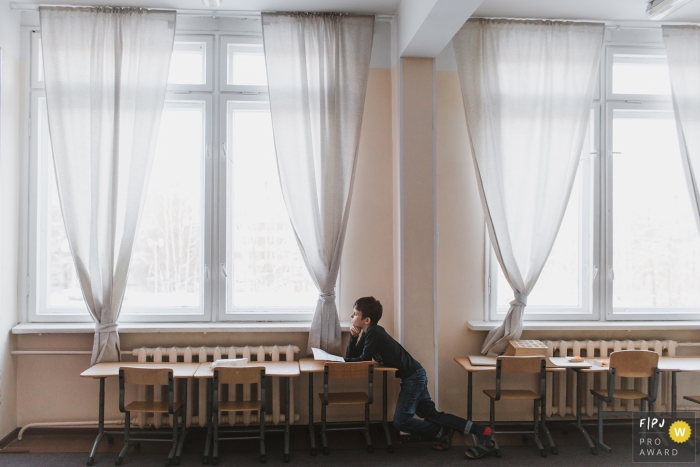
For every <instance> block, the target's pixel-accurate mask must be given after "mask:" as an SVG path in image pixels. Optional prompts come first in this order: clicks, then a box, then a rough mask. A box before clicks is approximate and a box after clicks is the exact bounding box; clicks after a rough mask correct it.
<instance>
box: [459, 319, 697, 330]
mask: <svg viewBox="0 0 700 467" xmlns="http://www.w3.org/2000/svg"><path fill="white" fill-rule="evenodd" d="M467 324H468V326H469V329H470V330H472V331H490V330H491V329H495V328H497V327H498V326H500V325H501V324H502V322H501V321H468V322H467ZM674 329H687V330H693V329H700V321H525V323H524V324H523V330H524V331H665V330H674Z"/></svg>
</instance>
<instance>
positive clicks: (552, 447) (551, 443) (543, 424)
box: [540, 399, 559, 454]
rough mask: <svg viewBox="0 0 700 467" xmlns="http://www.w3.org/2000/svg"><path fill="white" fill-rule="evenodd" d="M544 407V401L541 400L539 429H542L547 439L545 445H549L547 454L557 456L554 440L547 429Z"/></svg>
mask: <svg viewBox="0 0 700 467" xmlns="http://www.w3.org/2000/svg"><path fill="white" fill-rule="evenodd" d="M545 407H546V401H545V400H544V399H543V400H541V401H540V408H541V410H540V414H541V417H540V427H541V428H542V431H544V434H545V436H546V437H547V443H549V452H551V453H552V454H559V451H558V450H557V447H556V446H555V445H554V439H552V434H551V433H550V432H549V428H547V423H546V420H547V412H546V411H545V410H546V409H545Z"/></svg>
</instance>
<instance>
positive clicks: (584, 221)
mask: <svg viewBox="0 0 700 467" xmlns="http://www.w3.org/2000/svg"><path fill="white" fill-rule="evenodd" d="M590 115H591V117H592V118H593V123H592V124H591V123H590V121H589V125H590V126H589V128H590V129H591V130H592V132H591V134H590V136H589V138H590V142H591V147H592V148H593V151H591V152H590V155H589V156H588V157H587V159H588V160H584V159H586V156H584V155H583V150H582V151H581V153H582V154H581V159H580V162H579V163H586V164H590V166H589V167H588V168H585V167H584V168H583V169H582V170H581V173H580V175H581V180H580V189H581V193H580V200H581V209H580V211H579V216H580V217H579V225H580V227H581V235H580V237H579V240H580V241H579V261H580V263H579V264H580V269H579V296H580V297H581V302H580V305H579V306H577V307H562V306H527V307H526V308H525V316H526V318H525V319H526V320H527V321H553V320H557V321H587V320H597V319H599V313H598V308H597V307H595V306H593V304H594V303H595V301H596V298H597V293H598V290H597V289H596V288H593V287H592V286H591V284H592V283H594V282H595V281H594V276H595V274H596V271H598V270H599V266H598V264H599V263H598V261H597V258H598V248H599V245H598V242H596V241H595V234H594V232H595V231H596V228H597V226H598V220H597V219H596V218H595V217H596V216H595V206H596V203H597V201H598V191H597V190H596V183H595V181H596V175H595V174H596V173H597V170H598V166H599V164H600V158H599V157H598V154H599V152H600V131H599V128H600V122H601V118H600V103H599V102H595V101H594V102H592V104H591V109H590ZM484 237H485V243H486V252H487V253H486V271H487V286H486V306H487V312H486V318H487V320H488V321H503V319H504V318H505V316H506V313H507V312H508V307H499V306H498V278H499V269H500V265H499V264H498V260H497V258H496V254H495V252H494V250H493V246H492V244H491V241H490V239H489V236H488V228H485V235H484Z"/></svg>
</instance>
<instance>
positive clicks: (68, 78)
mask: <svg viewBox="0 0 700 467" xmlns="http://www.w3.org/2000/svg"><path fill="white" fill-rule="evenodd" d="M39 15H40V20H41V35H42V52H43V57H44V70H45V82H46V101H47V108H48V120H49V132H50V135H51V145H52V149H53V157H54V163H55V169H56V182H57V187H58V195H59V199H60V204H61V211H62V213H63V221H64V224H65V228H66V235H67V237H68V244H69V246H70V250H71V254H72V256H73V261H74V263H75V268H76V271H77V275H78V279H79V282H80V287H81V290H82V292H83V297H84V298H85V303H86V304H87V307H88V310H89V312H90V314H91V315H92V318H93V319H94V320H95V323H96V325H95V338H94V342H93V349H92V358H91V365H92V364H95V363H98V362H102V361H119V360H120V354H119V350H120V348H119V334H118V332H117V324H116V323H117V318H118V317H119V311H120V309H121V304H122V299H123V297H124V291H125V289H126V283H127V275H128V272H129V262H130V260H131V252H132V249H133V244H134V239H135V236H136V230H137V227H138V222H139V217H140V214H141V211H142V208H143V203H144V201H145V197H146V186H147V183H148V177H149V174H150V170H151V165H152V162H153V155H154V152H155V148H156V143H157V139H158V130H159V126H160V118H161V113H162V110H163V104H164V102H165V91H166V85H167V80H168V71H169V68H170V57H171V55H172V49H173V43H174V39H175V21H176V15H175V12H174V11H148V10H144V9H141V8H112V7H103V8H60V7H59V8H53V7H41V8H39Z"/></svg>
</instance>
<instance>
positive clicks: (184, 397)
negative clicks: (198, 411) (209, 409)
mask: <svg viewBox="0 0 700 467" xmlns="http://www.w3.org/2000/svg"><path fill="white" fill-rule="evenodd" d="M180 384H181V385H182V391H181V394H182V433H181V434H180V440H179V441H178V443H177V451H176V452H175V465H179V464H180V456H181V455H182V447H183V446H184V445H185V437H186V436H187V379H185V378H183V379H182V382H181V383H180ZM174 417H177V413H176V414H175V415H174Z"/></svg>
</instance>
